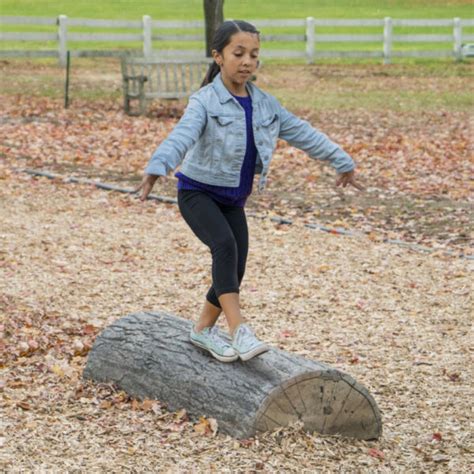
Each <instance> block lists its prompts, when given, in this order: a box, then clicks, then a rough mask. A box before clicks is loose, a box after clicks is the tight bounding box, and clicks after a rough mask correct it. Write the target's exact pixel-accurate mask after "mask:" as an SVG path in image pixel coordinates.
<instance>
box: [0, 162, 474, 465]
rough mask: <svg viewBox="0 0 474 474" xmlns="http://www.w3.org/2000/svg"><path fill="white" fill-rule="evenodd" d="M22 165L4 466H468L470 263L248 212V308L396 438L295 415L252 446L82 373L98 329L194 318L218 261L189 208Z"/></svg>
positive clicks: (10, 279) (9, 305)
mask: <svg viewBox="0 0 474 474" xmlns="http://www.w3.org/2000/svg"><path fill="white" fill-rule="evenodd" d="M9 169H10V168H8V167H6V168H2V176H3V178H4V179H2V181H1V183H2V187H1V191H0V196H1V198H0V199H1V206H0V219H1V222H2V227H1V232H0V274H1V278H0V295H1V300H0V304H1V312H2V315H3V319H4V321H3V322H2V324H3V336H4V337H3V338H2V339H3V341H4V344H5V345H4V351H3V352H4V355H5V360H4V363H3V367H4V369H3V372H4V382H3V384H2V419H3V435H2V464H3V469H4V470H6V471H7V472H20V471H23V472H24V471H33V472H34V471H36V472H39V471H43V472H44V471H54V472H66V471H67V472H83V471H90V472H101V471H108V472H150V471H156V470H162V471H166V470H168V471H173V472H175V471H192V470H196V471H199V472H225V471H230V470H232V471H239V472H253V471H256V470H261V471H263V472H275V471H279V472H335V471H337V472H354V471H355V472H407V471H409V472H468V471H469V469H470V466H471V462H472V439H471V438H470V420H469V418H470V411H471V401H470V400H471V398H472V397H471V396H472V385H471V384H472V380H471V376H472V374H471V373H470V369H469V367H470V362H472V352H471V350H472V340H471V339H470V333H469V331H470V328H471V323H472V321H471V310H472V300H471V295H470V293H471V290H472V279H471V277H472V274H471V272H472V262H470V261H468V260H465V259H459V258H451V257H447V256H443V255H441V254H438V255H434V256H427V255H424V254H420V253H417V252H413V251H410V250H407V249H403V248H399V247H396V246H393V245H387V244H383V243H379V242H374V241H372V240H370V239H368V238H364V237H360V238H352V237H344V236H338V235H331V234H326V233H322V232H317V231H314V230H310V229H305V228H304V227H301V226H281V225H275V224H273V223H271V222H269V221H261V220H259V219H252V218H251V219H250V220H249V226H250V232H251V254H250V259H249V265H248V270H247V275H246V278H245V280H244V284H243V288H242V299H243V309H244V313H245V316H246V317H247V318H248V319H249V321H250V322H251V323H252V325H253V326H254V327H255V329H256V330H257V332H258V334H259V335H260V336H261V337H262V338H264V339H265V340H266V341H268V342H269V343H270V344H272V345H274V346H277V347H280V348H283V349H285V350H288V351H294V352H295V353H298V354H302V355H304V356H306V357H309V358H312V359H316V360H320V361H323V362H326V363H329V364H331V365H333V366H335V367H337V368H339V369H340V370H343V371H345V372H347V373H349V374H351V375H352V376H353V377H355V378H356V379H357V380H358V381H359V382H361V383H363V384H364V385H365V386H367V387H368V389H369V390H370V391H371V393H372V394H373V396H374V397H375V399H376V401H377V403H378V405H379V407H380V409H381V412H382V417H383V423H384V433H383V436H382V438H381V439H380V440H379V441H373V442H362V441H354V440H345V439H340V438H338V437H330V438H328V437H324V436H320V435H318V434H316V433H313V434H312V433H305V432H304V430H303V429H302V427H301V426H298V425H294V426H291V427H289V428H285V429H281V430H278V431H276V432H272V433H267V434H265V435H262V436H259V437H257V438H255V439H249V440H243V441H240V442H239V441H236V440H234V439H232V438H230V437H227V436H224V435H221V434H220V433H219V431H218V430H217V433H215V432H214V431H215V429H213V426H214V425H213V423H212V421H211V420H205V419H200V420H199V419H189V417H188V415H187V413H186V412H185V411H183V410H180V411H178V412H176V413H169V412H167V410H166V406H165V405H164V404H163V403H161V402H160V401H137V400H130V399H129V397H128V396H127V395H126V394H124V393H123V392H120V391H118V390H116V389H115V388H114V387H111V386H108V385H95V384H91V383H88V382H87V383H86V382H83V381H82V380H81V374H82V370H83V368H84V365H85V362H86V358H87V352H88V350H89V348H90V346H91V344H92V343H93V340H94V337H95V336H96V335H97V334H98V332H100V330H101V329H103V328H104V327H105V326H106V325H108V324H110V323H111V322H112V321H114V320H116V319H117V318H119V317H121V316H123V315H125V314H128V313H131V312H135V311H139V310H166V311H169V312H172V313H175V314H177V315H179V316H182V317H185V318H192V319H194V318H196V315H197V314H198V312H199V310H200V307H201V303H202V298H203V294H204V293H205V291H206V287H207V285H208V284H209V264H210V259H209V255H208V253H207V251H206V250H205V248H204V247H203V246H202V245H201V244H200V243H199V242H198V241H197V239H195V237H194V236H193V235H192V234H191V232H190V231H189V230H188V229H187V227H186V225H185V223H184V222H183V221H182V219H181V217H180V216H179V214H178V211H177V209H176V207H175V206H173V205H165V204H156V203H153V202H147V203H140V202H138V201H137V200H136V199H135V198H133V197H131V196H124V195H120V194H117V193H107V192H104V191H100V190H97V189H95V188H93V187H91V186H83V185H71V184H65V183H63V182H62V181H60V180H57V181H50V180H47V179H46V178H32V177H30V176H27V175H25V174H17V173H10V172H8V170H9ZM220 324H221V325H222V327H225V326H224V325H223V322H222V321H221V322H220ZM214 428H215V427H214Z"/></svg>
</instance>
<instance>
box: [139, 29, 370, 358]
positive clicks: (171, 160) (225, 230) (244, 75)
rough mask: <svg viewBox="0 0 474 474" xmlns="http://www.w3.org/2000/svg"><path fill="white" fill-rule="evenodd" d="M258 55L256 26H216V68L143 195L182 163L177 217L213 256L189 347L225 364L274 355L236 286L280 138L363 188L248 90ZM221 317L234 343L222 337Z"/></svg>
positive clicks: (322, 145)
mask: <svg viewBox="0 0 474 474" xmlns="http://www.w3.org/2000/svg"><path fill="white" fill-rule="evenodd" d="M259 51H260V39H259V32H258V31H257V30H256V29H255V27H254V26H253V25H251V24H249V23H247V22H244V21H226V22H224V23H223V24H222V25H221V26H220V27H219V29H218V30H217V31H216V33H215V36H214V40H213V45H212V55H213V58H214V62H213V64H212V65H211V66H210V68H209V70H208V72H207V74H206V77H205V79H204V81H203V84H202V87H201V89H200V90H199V91H197V92H196V93H195V94H193V95H192V96H191V97H190V99H189V103H188V106H187V108H186V111H185V113H184V115H183V117H182V118H181V120H180V121H179V123H178V124H177V125H176V127H175V128H174V130H173V131H172V132H171V133H170V134H169V136H168V137H167V138H166V140H164V141H163V142H162V143H161V145H160V146H159V147H158V148H157V150H156V151H155V152H154V154H153V156H152V157H151V159H150V162H149V164H148V166H147V168H146V169H145V175H144V177H143V180H142V182H141V184H140V186H139V187H138V188H137V192H140V199H141V200H142V201H143V200H145V199H146V197H147V196H148V194H149V193H150V191H151V189H152V188H153V185H154V184H155V182H156V180H157V178H158V177H159V176H166V175H167V174H168V172H170V171H172V170H174V169H175V168H176V167H177V166H178V165H180V164H181V163H182V166H181V171H180V172H179V173H177V174H176V176H177V178H178V205H179V209H180V212H181V214H182V216H183V218H184V220H185V221H186V223H187V224H188V225H189V227H190V228H191V229H192V231H193V232H194V234H195V235H196V236H197V237H198V238H199V239H200V240H201V241H202V242H203V243H204V244H206V245H207V246H208V247H209V248H210V251H211V255H212V286H211V288H210V289H209V291H208V293H207V296H206V301H205V303H204V308H203V310H202V313H201V317H200V319H199V321H198V322H197V323H196V324H195V325H194V327H193V328H192V329H191V334H190V340H191V342H192V343H193V344H195V345H197V346H199V347H202V348H204V349H206V350H208V351H209V352H210V353H211V354H212V355H213V356H214V357H215V358H216V359H218V360H220V361H222V362H231V361H234V360H237V359H238V358H240V359H242V360H243V361H246V360H249V359H251V358H252V357H254V356H256V355H259V354H261V353H263V352H265V351H267V350H268V349H269V348H268V346H267V345H266V344H265V343H264V342H262V341H260V340H259V339H258V338H257V337H256V336H255V333H254V331H253V330H252V329H251V328H250V326H249V325H248V324H247V323H246V322H245V320H244V318H243V316H242V314H241V311H240V304H239V287H240V284H241V282H242V278H243V276H244V272H245V263H246V260H247V252H248V230H247V221H246V217H245V211H244V205H245V201H246V199H247V198H248V196H249V195H250V193H251V191H252V183H253V178H254V175H255V174H260V179H259V186H258V187H259V190H260V191H261V190H263V188H264V187H265V183H266V180H267V175H268V171H269V166H270V161H271V159H272V153H273V150H274V149H275V146H276V142H277V139H278V138H282V139H284V140H286V141H287V142H288V143H290V145H293V146H295V147H298V148H300V149H302V150H304V151H305V152H306V153H308V155H309V156H310V157H311V158H318V159H321V160H328V161H329V162H330V163H331V165H332V166H333V167H334V168H335V169H336V171H337V172H338V178H337V180H336V185H338V186H339V185H342V186H343V187H346V186H347V185H348V184H350V185H352V186H355V187H356V188H358V189H361V186H360V185H359V184H358V183H357V182H356V181H355V178H354V167H355V166H354V162H353V161H352V159H351V157H350V156H349V155H348V154H347V153H345V152H344V151H343V150H342V149H341V148H340V147H339V146H337V145H336V144H334V143H333V142H331V141H330V140H329V139H328V138H327V137H326V135H324V134H323V133H321V132H319V131H317V130H315V129H314V128H312V127H311V126H310V124H309V123H308V122H305V121H303V120H301V119H299V118H297V117H296V116H294V115H293V114H291V113H290V112H288V111H287V110H286V109H284V108H283V107H282V106H281V105H280V104H279V102H278V101H277V100H276V99H275V98H274V97H273V96H271V95H269V94H267V93H266V92H263V91H262V90H261V89H259V88H258V87H257V86H255V85H254V84H253V83H252V82H250V79H251V77H252V75H253V73H254V72H255V71H256V69H257V67H258V57H259ZM183 159H184V161H183ZM221 311H224V314H225V316H226V319H227V323H228V325H229V331H230V334H231V336H232V343H228V342H227V341H226V340H225V339H223V338H221V337H219V335H218V333H217V328H216V326H215V323H216V321H217V319H218V317H219V315H220V314H221Z"/></svg>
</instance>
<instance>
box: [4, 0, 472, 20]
mask: <svg viewBox="0 0 474 474" xmlns="http://www.w3.org/2000/svg"><path fill="white" fill-rule="evenodd" d="M202 4H203V2H202V0H179V1H176V0H100V1H92V0H77V1H73V0H58V1H54V2H52V1H50V0H2V2H1V6H0V12H1V14H2V15H20V16H23V15H28V16H57V15H59V14H64V15H68V16H71V17H78V18H128V19H139V18H140V17H141V16H142V15H144V14H148V15H151V16H152V17H153V18H155V19H183V20H191V19H202V18H203V8H202ZM473 10H474V8H473V5H472V1H471V0H397V1H390V0H388V1H387V0H317V1H316V0H293V1H290V0H272V1H268V0H254V1H245V0H225V3H224V12H225V16H226V17H228V18H243V19H253V18H305V17H307V16H314V17H317V18H383V17H384V16H392V17H393V18H452V17H454V16H459V17H464V18H470V17H472V16H474V11H473Z"/></svg>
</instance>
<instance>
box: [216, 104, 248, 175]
mask: <svg viewBox="0 0 474 474" xmlns="http://www.w3.org/2000/svg"><path fill="white" fill-rule="evenodd" d="M209 115H210V120H212V124H213V133H212V136H213V142H214V143H213V147H212V162H213V168H214V169H215V170H217V171H219V172H221V173H224V174H230V173H232V172H235V171H236V170H239V169H240V168H239V164H238V162H237V163H236V159H235V157H236V154H237V153H236V149H237V142H238V136H237V134H236V123H237V122H238V120H237V119H238V117H235V116H233V115H221V114H213V113H211V114H209Z"/></svg>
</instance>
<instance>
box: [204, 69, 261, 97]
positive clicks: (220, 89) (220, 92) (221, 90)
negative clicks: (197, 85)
mask: <svg viewBox="0 0 474 474" xmlns="http://www.w3.org/2000/svg"><path fill="white" fill-rule="evenodd" d="M212 87H214V90H215V91H216V93H217V96H218V97H219V101H220V102H221V104H224V103H225V102H227V101H229V100H233V96H232V94H231V93H230V92H229V89H227V87H226V86H225V85H224V83H223V82H222V77H221V73H219V74H217V76H216V77H215V78H214V80H213V81H212ZM247 91H248V93H249V95H250V97H251V99H252V103H254V104H255V103H256V102H259V101H260V100H262V98H263V97H264V94H263V93H262V92H261V91H260V89H259V88H258V87H257V86H256V85H255V84H253V83H252V82H250V81H249V82H247Z"/></svg>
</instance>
